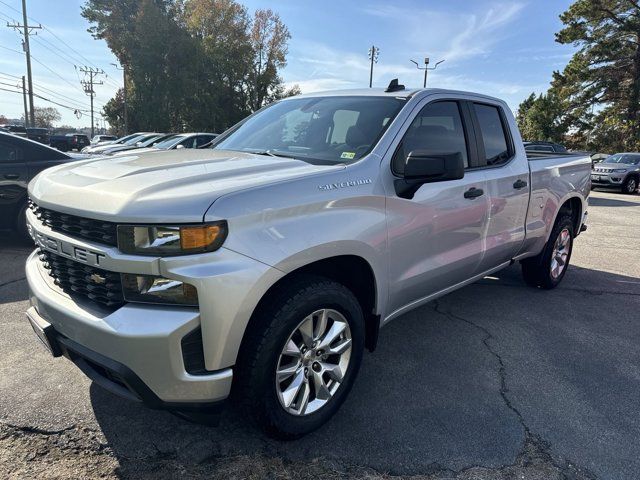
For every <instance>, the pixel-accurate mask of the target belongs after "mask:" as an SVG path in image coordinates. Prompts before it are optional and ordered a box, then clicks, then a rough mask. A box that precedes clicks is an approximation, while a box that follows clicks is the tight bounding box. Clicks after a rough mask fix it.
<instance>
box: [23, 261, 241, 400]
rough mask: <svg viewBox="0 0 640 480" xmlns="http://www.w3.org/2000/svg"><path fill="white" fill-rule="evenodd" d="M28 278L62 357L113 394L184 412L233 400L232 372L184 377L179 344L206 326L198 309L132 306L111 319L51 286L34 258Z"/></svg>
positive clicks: (33, 311) (35, 312) (34, 308)
mask: <svg viewBox="0 0 640 480" xmlns="http://www.w3.org/2000/svg"><path fill="white" fill-rule="evenodd" d="M26 274H27V281H28V283H29V299H30V303H31V308H30V309H29V312H28V314H29V315H30V316H32V317H37V318H40V319H42V320H44V322H45V323H48V324H50V325H51V328H52V330H53V333H52V336H53V338H54V341H55V343H56V344H58V345H59V347H60V350H61V351H62V353H64V354H65V356H67V357H68V358H69V359H70V360H72V361H73V362H74V363H75V364H76V365H77V366H78V367H79V368H80V369H81V370H82V371H83V372H84V373H85V374H86V375H87V376H89V377H91V378H92V379H94V380H95V381H96V382H97V383H99V384H101V385H103V386H105V387H106V388H108V389H109V390H111V391H112V392H113V393H116V394H118V395H121V396H124V397H126V398H130V399H131V400H136V401H140V402H143V403H145V404H146V405H148V406H150V407H152V408H172V409H181V410H189V409H192V408H202V407H206V406H207V405H209V406H213V405H214V404H217V403H218V402H220V401H222V400H224V399H225V398H226V397H227V396H228V395H229V392H230V390H231V382H232V377H233V374H232V370H231V368H224V369H222V370H217V371H214V372H207V374H204V375H190V374H189V373H187V372H186V370H185V366H184V359H183V354H182V347H181V345H182V343H181V342H182V339H183V338H184V337H185V336H186V335H188V334H189V333H191V332H193V331H194V330H196V329H197V328H198V327H199V326H200V312H199V311H198V309H195V308H169V307H166V306H161V307H157V306H152V305H130V304H127V305H125V306H123V307H121V308H119V309H117V310H115V311H109V310H106V309H102V308H101V307H98V306H96V305H95V304H93V303H92V302H90V301H87V302H86V303H84V302H81V301H80V300H78V299H77V298H73V299H72V298H70V297H69V296H68V295H66V294H65V293H64V292H62V291H61V290H60V289H59V288H58V287H56V286H55V285H53V283H52V280H51V278H50V277H49V276H48V274H47V273H46V272H45V271H43V270H42V268H41V266H40V262H39V261H38V257H37V254H36V253H35V252H34V253H33V254H31V256H30V257H29V258H28V260H27V264H26ZM118 378H119V379H120V380H119V381H116V379H118ZM123 385H124V386H123Z"/></svg>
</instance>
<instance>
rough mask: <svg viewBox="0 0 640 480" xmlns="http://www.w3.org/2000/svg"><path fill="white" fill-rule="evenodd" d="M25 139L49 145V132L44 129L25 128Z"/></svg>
mask: <svg viewBox="0 0 640 480" xmlns="http://www.w3.org/2000/svg"><path fill="white" fill-rule="evenodd" d="M27 138H28V139H29V140H35V141H36V142H40V143H44V144H45V145H49V130H48V129H46V128H27Z"/></svg>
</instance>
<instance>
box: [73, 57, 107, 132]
mask: <svg viewBox="0 0 640 480" xmlns="http://www.w3.org/2000/svg"><path fill="white" fill-rule="evenodd" d="M78 70H80V71H81V72H82V73H84V74H85V75H86V76H88V77H89V80H82V82H81V83H82V86H83V87H84V93H86V94H87V95H89V97H90V98H91V138H93V134H94V126H93V97H95V96H96V92H95V90H94V89H93V86H94V85H102V84H103V83H104V82H96V81H95V78H96V76H98V75H103V74H104V70H102V69H101V68H93V67H80V68H79V69H78ZM85 78H86V77H85Z"/></svg>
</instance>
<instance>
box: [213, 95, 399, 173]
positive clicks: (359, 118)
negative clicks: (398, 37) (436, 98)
mask: <svg viewBox="0 0 640 480" xmlns="http://www.w3.org/2000/svg"><path fill="white" fill-rule="evenodd" d="M405 101H406V100H404V99H400V98H395V97H362V96H355V97H317V98H297V99H292V100H285V101H282V102H279V103H275V104H273V105H271V106H269V107H267V108H265V109H264V110H261V111H259V112H258V113H256V114H255V115H253V116H251V117H250V118H248V119H247V120H246V121H245V122H244V123H243V124H242V125H241V126H240V127H238V128H236V129H235V130H232V131H231V133H229V134H227V135H225V138H223V139H222V140H221V141H220V142H216V143H215V144H214V146H213V148H217V149H224V150H236V151H241V152H253V153H259V154H264V155H273V156H283V157H292V158H299V159H301V160H307V161H309V162H312V163H313V162H314V161H315V162H318V163H329V164H334V163H348V162H353V161H356V160H358V159H359V158H361V157H362V156H364V155H365V154H367V153H368V152H369V151H370V150H371V149H372V148H373V147H374V145H375V144H376V142H377V141H378V139H379V138H380V136H381V135H382V133H383V132H384V131H385V129H386V128H387V126H388V125H389V124H390V123H391V121H392V120H393V118H394V117H395V116H396V115H397V113H398V112H399V111H400V109H401V108H402V107H403V105H404V104H405Z"/></svg>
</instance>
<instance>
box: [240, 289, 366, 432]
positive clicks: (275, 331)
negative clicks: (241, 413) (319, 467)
mask: <svg viewBox="0 0 640 480" xmlns="http://www.w3.org/2000/svg"><path fill="white" fill-rule="evenodd" d="M300 291H304V292H305V294H304V297H303V299H302V301H296V302H291V301H285V302H282V300H281V302H282V303H283V304H281V305H280V307H281V308H279V309H278V311H277V312H274V315H273V317H272V320H271V322H270V323H271V325H270V329H269V334H268V336H267V337H266V338H265V341H264V343H263V344H262V346H261V349H260V352H259V353H258V358H257V362H256V366H255V367H254V369H253V374H252V383H253V388H252V390H253V392H252V393H253V397H254V406H255V407H257V408H256V410H255V412H254V413H255V414H256V415H257V417H258V421H259V423H260V424H261V425H262V426H263V427H264V428H265V429H266V431H267V433H269V434H271V435H272V436H276V437H279V438H283V439H293V438H297V437H299V436H301V435H304V434H306V433H309V432H310V431H313V430H315V429H317V428H318V427H320V426H321V425H323V424H324V423H325V422H327V421H328V420H329V419H330V418H331V417H332V416H333V414H334V413H335V412H336V411H337V410H338V408H339V407H340V405H341V404H342V403H343V402H344V400H345V398H346V396H347V395H348V393H349V391H350V389H351V386H352V385H353V383H354V380H355V378H356V376H357V374H358V371H359V369H360V364H361V361H362V354H363V351H364V333H365V332H364V319H363V315H362V310H361V308H360V305H359V304H358V302H357V300H356V298H355V297H354V296H353V294H352V293H351V292H350V291H349V290H347V289H346V288H345V287H343V286H342V285H340V284H337V283H335V282H331V281H320V282H313V283H312V284H310V285H307V286H306V287H305V288H303V289H300V290H298V291H296V292H295V293H294V292H291V293H292V294H291V295H290V296H289V298H288V300H290V299H291V298H295V297H297V296H298V295H299V294H300ZM285 297H286V296H285ZM276 306H277V305H276ZM323 308H330V309H334V310H336V311H338V312H340V313H341V314H342V315H343V316H344V317H345V318H346V320H347V322H348V323H349V328H350V330H351V338H352V350H351V358H350V361H349V366H348V368H347V372H346V374H345V377H344V380H343V381H342V383H341V385H340V388H339V389H338V390H337V391H336V393H335V395H334V396H333V397H332V398H331V400H329V402H328V403H327V404H326V405H325V406H323V407H322V408H321V409H320V410H318V411H316V412H313V413H311V414H308V415H304V416H295V415H292V414H290V413H288V412H287V411H285V409H284V408H283V407H282V405H281V404H280V401H279V400H278V394H277V391H276V380H275V372H276V368H277V362H278V359H279V357H280V353H281V351H282V348H283V347H284V344H285V342H286V341H287V339H288V338H289V336H290V335H291V333H292V332H293V330H294V329H295V328H296V327H297V326H298V325H299V323H300V322H301V321H302V319H304V318H305V317H307V316H308V315H310V314H311V313H313V312H315V311H316V310H320V309H323ZM269 310H271V309H269Z"/></svg>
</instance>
